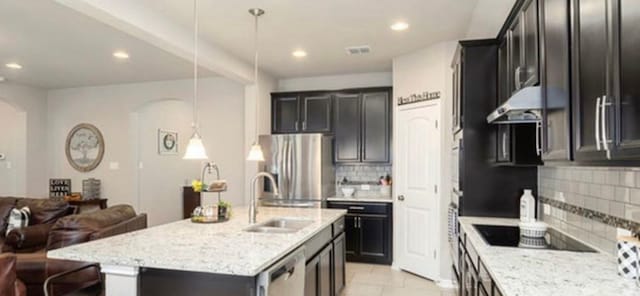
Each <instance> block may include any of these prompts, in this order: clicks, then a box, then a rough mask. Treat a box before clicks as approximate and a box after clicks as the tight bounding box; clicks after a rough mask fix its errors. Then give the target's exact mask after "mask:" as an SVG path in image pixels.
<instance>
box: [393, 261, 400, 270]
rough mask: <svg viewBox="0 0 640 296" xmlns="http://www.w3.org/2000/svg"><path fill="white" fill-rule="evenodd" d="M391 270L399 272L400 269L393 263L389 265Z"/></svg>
mask: <svg viewBox="0 0 640 296" xmlns="http://www.w3.org/2000/svg"><path fill="white" fill-rule="evenodd" d="M391 269H393V270H398V271H400V270H401V269H400V267H399V266H398V264H396V263H395V262H393V263H391Z"/></svg>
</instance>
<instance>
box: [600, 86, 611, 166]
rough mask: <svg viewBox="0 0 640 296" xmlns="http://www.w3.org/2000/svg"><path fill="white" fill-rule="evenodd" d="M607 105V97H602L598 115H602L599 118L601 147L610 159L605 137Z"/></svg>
mask: <svg viewBox="0 0 640 296" xmlns="http://www.w3.org/2000/svg"><path fill="white" fill-rule="evenodd" d="M608 105H609V103H607V96H606V95H605V96H602V103H601V108H602V110H601V111H600V113H602V115H601V117H602V145H603V146H604V151H606V152H607V158H608V159H611V150H609V139H608V136H607V106H608Z"/></svg>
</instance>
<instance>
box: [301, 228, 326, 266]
mask: <svg viewBox="0 0 640 296" xmlns="http://www.w3.org/2000/svg"><path fill="white" fill-rule="evenodd" d="M331 239H332V236H331V227H328V226H327V227H326V228H325V229H323V230H321V231H320V232H319V233H318V234H316V235H315V236H314V237H313V238H311V239H310V240H308V241H307V242H306V243H305V244H304V246H305V249H304V256H305V258H307V260H308V259H310V258H313V256H315V254H317V253H318V252H320V250H322V248H324V247H325V246H326V245H327V244H329V243H330V242H331Z"/></svg>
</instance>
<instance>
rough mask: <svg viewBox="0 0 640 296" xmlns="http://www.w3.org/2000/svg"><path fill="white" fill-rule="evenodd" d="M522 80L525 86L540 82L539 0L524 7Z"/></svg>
mask: <svg viewBox="0 0 640 296" xmlns="http://www.w3.org/2000/svg"><path fill="white" fill-rule="evenodd" d="M521 22H522V25H523V34H524V35H523V36H522V62H523V64H522V81H523V87H526V86H533V85H536V84H538V81H539V80H538V51H539V50H538V32H539V29H538V0H529V1H528V2H526V3H525V4H524V6H523V7H522V20H521Z"/></svg>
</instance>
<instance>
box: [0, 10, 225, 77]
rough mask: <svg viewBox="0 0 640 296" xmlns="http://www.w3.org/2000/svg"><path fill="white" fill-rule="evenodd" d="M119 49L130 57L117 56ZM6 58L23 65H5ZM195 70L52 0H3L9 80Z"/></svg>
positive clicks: (1, 60) (0, 41)
mask: <svg viewBox="0 0 640 296" xmlns="http://www.w3.org/2000/svg"><path fill="white" fill-rule="evenodd" d="M117 49H121V50H126V51H127V52H128V53H129V54H130V57H131V58H130V59H129V60H124V61H123V60H117V59H115V58H114V57H113V56H112V53H113V51H115V50H117ZM8 62H17V63H19V64H21V65H22V66H23V69H21V70H12V69H7V68H5V66H4V64H6V63H8ZM202 71H203V76H211V75H213V74H212V73H211V72H209V71H206V70H204V69H202ZM192 73H193V70H192V64H191V63H190V62H189V61H187V60H184V59H182V58H178V57H176V56H174V55H172V54H169V53H167V52H165V51H163V50H161V49H159V48H157V47H154V46H152V45H150V44H148V43H146V42H142V41H140V40H138V39H136V38H133V37H131V36H130V35H128V34H126V33H123V32H121V31H118V30H116V29H114V28H112V27H110V26H107V25H105V24H103V23H101V22H98V21H96V20H94V19H92V18H89V17H87V16H85V15H83V14H80V13H78V12H76V11H74V10H71V9H69V8H67V7H64V6H61V5H59V4H56V3H55V2H53V1H49V0H38V1H0V76H2V77H6V78H7V80H8V81H13V82H18V83H22V84H27V85H31V86H36V87H41V88H68V87H79V86H88V85H104V84H118V83H133V82H142V81H157V80H171V79H183V78H190V77H192V76H193V74H192Z"/></svg>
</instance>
